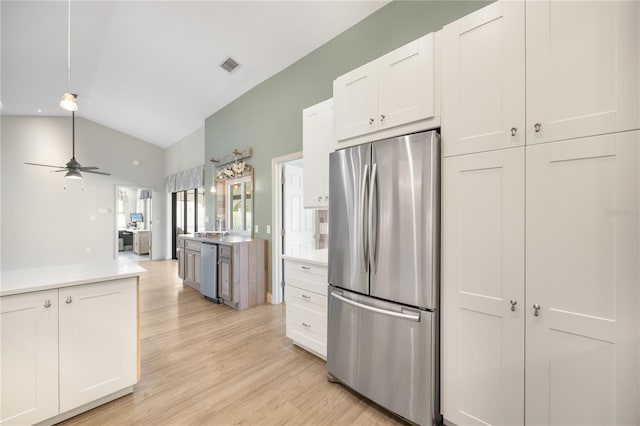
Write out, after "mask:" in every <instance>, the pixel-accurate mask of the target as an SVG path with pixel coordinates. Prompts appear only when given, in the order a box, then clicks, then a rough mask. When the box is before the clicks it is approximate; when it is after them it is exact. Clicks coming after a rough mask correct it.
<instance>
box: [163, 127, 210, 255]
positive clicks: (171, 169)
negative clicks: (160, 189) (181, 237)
mask: <svg viewBox="0 0 640 426" xmlns="http://www.w3.org/2000/svg"><path fill="white" fill-rule="evenodd" d="M204 162H205V160H204V125H203V126H202V127H201V128H199V129H198V130H196V131H195V132H193V133H191V134H190V135H187V136H185V137H184V138H182V139H181V140H179V141H178V142H176V143H174V144H173V145H171V146H169V147H167V148H166V149H165V154H164V172H165V176H171V175H175V174H176V173H178V172H182V171H185V170H189V169H193V168H194V167H198V166H201V165H202V164H203V163H204ZM207 163H208V162H207ZM208 164H211V163H208ZM205 167H206V165H205ZM205 183H206V182H205ZM205 196H206V195H205ZM165 214H166V217H167V221H166V224H165V233H166V235H167V238H166V247H165V253H166V255H167V259H170V258H171V196H167V199H166V202H165Z"/></svg>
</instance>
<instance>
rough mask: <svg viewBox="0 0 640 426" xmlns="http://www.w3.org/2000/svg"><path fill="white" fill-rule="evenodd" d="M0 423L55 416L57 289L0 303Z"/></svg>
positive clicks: (2, 300) (28, 421) (15, 297)
mask: <svg viewBox="0 0 640 426" xmlns="http://www.w3.org/2000/svg"><path fill="white" fill-rule="evenodd" d="M0 324H1V328H2V332H1V333H0V336H1V337H0V343H1V344H0V348H1V350H2V355H1V356H0V371H2V374H1V375H0V389H2V392H0V414H1V416H0V423H2V424H3V425H18V424H21V425H24V424H34V423H38V422H40V421H42V420H45V419H47V418H49V417H53V416H55V415H57V414H58V290H47V291H39V292H35V293H26V294H19V295H15V296H4V297H1V298H0Z"/></svg>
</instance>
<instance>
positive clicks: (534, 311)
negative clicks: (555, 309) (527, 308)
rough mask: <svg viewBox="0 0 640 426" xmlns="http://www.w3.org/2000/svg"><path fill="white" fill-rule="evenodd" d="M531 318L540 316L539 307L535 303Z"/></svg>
mask: <svg viewBox="0 0 640 426" xmlns="http://www.w3.org/2000/svg"><path fill="white" fill-rule="evenodd" d="M533 316H534V317H537V316H540V305H538V304H537V303H536V304H535V305H533Z"/></svg>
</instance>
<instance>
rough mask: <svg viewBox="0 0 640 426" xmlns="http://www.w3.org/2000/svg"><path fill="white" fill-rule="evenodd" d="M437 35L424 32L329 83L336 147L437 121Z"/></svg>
mask: <svg viewBox="0 0 640 426" xmlns="http://www.w3.org/2000/svg"><path fill="white" fill-rule="evenodd" d="M436 39H437V37H436V34H435V33H430V34H427V35H426V36H424V37H421V38H419V39H418V40H415V41H413V42H411V43H408V44H406V45H404V46H402V47H400V48H398V49H396V50H394V51H392V52H390V53H388V54H386V55H384V56H382V57H380V58H378V59H376V60H375V61H372V62H369V63H368V64H366V65H363V66H361V67H360V68H357V69H355V70H353V71H351V72H348V73H347V74H344V75H342V76H340V77H338V78H337V79H336V80H335V81H334V82H333V98H334V102H335V111H334V117H335V136H336V139H337V140H338V142H337V144H336V149H340V148H344V147H347V146H351V145H356V144H360V143H364V142H370V141H373V140H378V139H384V138H387V137H393V136H400V135H402V134H406V133H410V132H415V131H419V130H426V129H428V128H436V127H438V126H439V125H440V122H439V86H438V84H437V82H438V77H439V74H438V71H439V70H438V66H439V62H438V60H439V55H438V53H439V51H438V43H437V40H436ZM436 74H438V75H436Z"/></svg>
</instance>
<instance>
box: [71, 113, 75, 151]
mask: <svg viewBox="0 0 640 426" xmlns="http://www.w3.org/2000/svg"><path fill="white" fill-rule="evenodd" d="M71 157H73V158H76V112H75V111H71Z"/></svg>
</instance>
